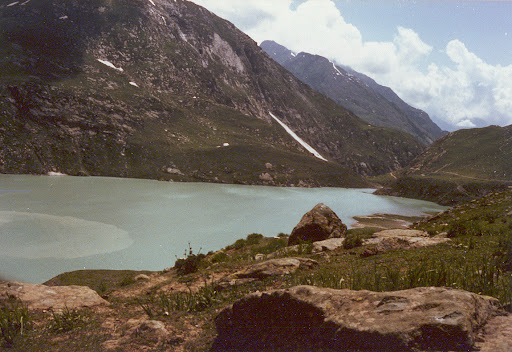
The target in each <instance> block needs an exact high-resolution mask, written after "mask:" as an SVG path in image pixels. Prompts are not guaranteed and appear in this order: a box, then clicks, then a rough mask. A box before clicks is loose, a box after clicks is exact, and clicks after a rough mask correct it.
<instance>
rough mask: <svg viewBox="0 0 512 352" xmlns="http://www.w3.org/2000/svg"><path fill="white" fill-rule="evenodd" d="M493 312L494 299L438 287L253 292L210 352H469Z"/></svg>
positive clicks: (222, 320) (225, 321) (228, 314)
mask: <svg viewBox="0 0 512 352" xmlns="http://www.w3.org/2000/svg"><path fill="white" fill-rule="evenodd" d="M498 307H499V304H498V300H497V299H495V298H492V297H487V296H480V295H477V294H474V293H470V292H466V291H462V290H455V289H449V288H440V287H420V288H414V289H409V290H402V291H395V292H371V291H366V290H361V291H352V290H334V289H328V288H318V287H313V286H296V287H292V288H289V289H285V290H275V291H269V292H263V293H261V292H256V293H252V294H250V295H248V296H246V297H245V298H243V299H241V300H239V301H237V302H235V303H234V304H233V305H232V306H231V307H228V308H226V309H224V310H223V311H222V312H221V313H220V314H219V315H218V316H217V317H216V319H215V325H216V328H217V332H218V337H217V339H216V341H215V343H214V345H213V347H212V351H412V350H441V351H448V350H449V351H468V350H471V349H472V347H473V346H474V344H475V338H476V334H477V331H478V329H479V328H480V327H481V326H483V325H484V324H485V323H486V322H487V321H488V320H489V319H491V318H493V317H494V316H496V315H497V314H498V313H499V308H498Z"/></svg>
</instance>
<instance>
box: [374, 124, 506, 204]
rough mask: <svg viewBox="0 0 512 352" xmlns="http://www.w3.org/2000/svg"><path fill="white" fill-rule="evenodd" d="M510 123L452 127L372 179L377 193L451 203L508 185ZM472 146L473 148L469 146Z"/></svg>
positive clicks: (503, 188) (466, 199)
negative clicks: (398, 168) (409, 158)
mask: <svg viewBox="0 0 512 352" xmlns="http://www.w3.org/2000/svg"><path fill="white" fill-rule="evenodd" d="M511 140H512V125H511V126H506V127H498V126H489V127H485V128H473V129H467V130H458V131H456V132H453V133H450V134H449V135H447V136H445V137H443V138H440V139H438V140H437V141H435V142H434V143H433V144H432V145H431V146H429V147H428V148H427V149H426V150H425V151H424V152H423V153H421V154H420V155H419V156H418V157H416V158H415V159H414V160H413V161H412V162H411V164H410V166H409V167H408V168H406V169H403V170H401V171H400V172H395V173H393V174H392V175H389V176H388V177H377V178H375V179H373V181H374V182H378V183H381V184H383V185H385V186H386V187H388V188H389V189H387V190H384V191H381V192H383V193H387V194H394V195H399V196H405V197H410V198H419V199H425V200H431V201H434V202H437V203H440V204H444V205H454V204H458V203H462V202H467V201H470V200H472V199H475V198H479V197H482V196H484V195H486V194H488V193H489V192H493V191H498V190H506V189H507V187H508V186H512V173H511V170H512V148H511V145H510V141H511ZM475 146H478V147H477V148H475Z"/></svg>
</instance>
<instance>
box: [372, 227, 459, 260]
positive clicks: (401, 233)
mask: <svg viewBox="0 0 512 352" xmlns="http://www.w3.org/2000/svg"><path fill="white" fill-rule="evenodd" d="M450 241H451V240H450V239H449V238H447V237H446V236H443V235H437V236H434V237H430V236H429V235H428V234H427V233H426V232H424V231H420V230H407V229H393V230H384V231H379V232H376V233H374V234H373V235H372V237H371V238H369V239H366V240H364V242H363V244H365V245H376V247H373V248H372V249H373V250H374V252H375V253H374V254H377V253H382V252H387V251H390V250H394V249H410V248H418V247H428V246H435V245H437V244H440V243H447V242H450Z"/></svg>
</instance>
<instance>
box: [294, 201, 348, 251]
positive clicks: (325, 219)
mask: <svg viewBox="0 0 512 352" xmlns="http://www.w3.org/2000/svg"><path fill="white" fill-rule="evenodd" d="M346 233H347V226H346V225H345V224H343V222H341V220H340V218H339V217H338V215H336V213H335V212H333V211H332V210H331V208H329V207H328V206H327V205H325V204H323V203H319V204H317V205H315V207H314V208H313V209H311V210H310V211H309V212H307V213H306V214H304V216H303V217H302V219H301V220H300V221H299V223H298V224H297V226H295V228H294V229H293V231H292V233H291V234H290V238H289V239H288V245H289V246H293V245H296V244H299V243H301V242H315V241H323V240H326V239H328V238H339V237H343V236H345V234H346Z"/></svg>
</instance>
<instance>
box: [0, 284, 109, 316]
mask: <svg viewBox="0 0 512 352" xmlns="http://www.w3.org/2000/svg"><path fill="white" fill-rule="evenodd" d="M11 297H16V298H18V299H20V300H21V301H22V302H23V303H25V304H27V306H28V308H29V309H50V308H52V309H56V310H59V309H65V308H69V309H78V308H83V307H92V306H98V305H108V304H109V303H108V302H107V301H106V300H104V299H103V298H101V297H100V296H99V295H98V294H97V293H96V291H94V290H92V289H90V288H89V287H86V286H46V285H38V284H25V283H19V282H7V283H3V284H1V285H0V299H8V298H11Z"/></svg>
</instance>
